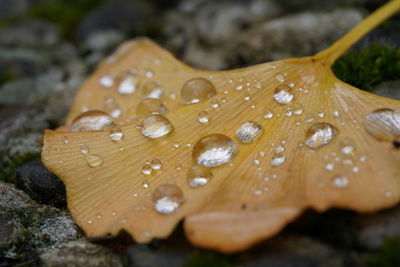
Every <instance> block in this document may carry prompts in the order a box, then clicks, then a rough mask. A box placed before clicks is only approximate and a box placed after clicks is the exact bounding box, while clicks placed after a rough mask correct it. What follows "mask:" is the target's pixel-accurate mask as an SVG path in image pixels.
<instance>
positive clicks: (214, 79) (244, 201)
mask: <svg viewBox="0 0 400 267" xmlns="http://www.w3.org/2000/svg"><path fill="white" fill-rule="evenodd" d="M399 8H400V1H399V0H396V1H391V2H389V3H388V4H386V5H385V6H383V7H382V8H381V9H379V10H378V11H376V12H375V13H374V14H373V15H371V16H370V17H368V18H367V19H366V20H365V21H364V22H362V23H361V24H360V25H358V26H357V27H356V28H354V29H353V30H352V31H351V32H350V33H348V34H347V35H345V36H344V37H343V38H342V39H340V40H339V41H338V42H337V43H335V44H334V45H332V46H331V47H330V48H328V49H326V50H324V51H322V52H321V53H319V54H317V55H315V56H313V57H306V58H299V59H287V60H281V61H275V62H269V63H265V64H260V65H256V66H251V67H248V68H243V69H236V70H230V71H202V70H196V69H193V68H190V67H188V66H186V65H184V64H182V63H181V62H179V61H177V60H176V59H175V58H173V57H172V56H171V55H170V54H169V53H168V52H166V51H165V50H163V49H162V48H160V47H158V46H157V45H155V44H154V43H153V42H151V41H149V40H147V39H139V40H135V41H130V42H127V43H125V44H123V45H122V46H121V47H120V48H119V49H118V51H117V52H116V53H115V54H114V55H112V56H111V57H109V58H108V59H106V60H105V61H104V62H103V63H102V64H101V65H100V66H99V68H98V69H97V71H96V72H95V73H94V74H93V75H92V76H91V77H90V78H89V79H88V80H87V81H86V82H85V84H84V85H83V86H82V88H81V89H80V91H79V92H78V95H77V97H76V100H75V103H74V105H73V107H72V108H71V112H70V114H69V116H68V119H67V127H70V125H71V124H73V126H74V127H72V128H71V129H74V130H76V129H81V130H82V129H83V130H86V131H79V132H76V131H69V130H67V129H68V128H67V127H64V128H63V129H60V130H59V131H50V130H47V131H46V132H45V137H44V147H43V152H42V160H43V162H44V164H45V165H46V166H47V167H48V168H49V169H50V170H51V171H52V172H54V173H55V174H56V175H58V176H59V177H60V178H61V179H62V180H63V182H64V183H65V185H66V188H67V195H68V207H69V209H70V211H71V214H72V216H73V218H74V220H75V221H76V222H77V223H78V224H79V226H80V227H81V228H82V229H83V230H84V231H85V233H86V234H87V235H88V236H99V235H105V234H108V233H111V234H117V233H118V232H119V231H121V230H123V229H124V230H126V231H127V232H129V233H130V234H132V236H133V237H134V239H135V240H136V241H138V242H148V241H150V240H151V239H152V238H165V237H167V236H168V235H169V234H170V233H171V232H172V231H173V229H174V227H175V226H176V225H177V224H178V223H179V221H180V220H181V219H184V228H185V231H186V234H187V236H188V238H189V240H190V241H191V242H192V243H193V244H195V245H198V246H202V247H206V248H212V249H216V250H219V251H223V252H235V251H238V250H242V249H246V248H248V247H249V246H251V245H253V244H255V243H257V242H259V241H260V240H263V239H265V238H268V237H270V236H272V235H274V234H276V233H278V232H279V231H280V230H281V229H282V228H283V227H284V226H285V225H286V224H287V223H288V222H290V221H292V220H294V219H295V218H296V217H297V216H298V215H299V214H301V212H302V211H303V210H305V209H307V208H313V209H316V210H318V211H324V210H326V209H328V208H330V207H340V208H346V209H353V210H355V211H359V212H370V211H375V210H378V209H382V208H385V207H389V206H392V205H394V204H396V203H398V201H399V198H400V173H399V171H400V165H399V160H400V151H399V150H398V149H396V148H395V146H393V143H392V142H398V141H399V140H400V113H399V110H400V102H399V101H396V100H392V99H388V98H384V97H380V96H376V95H373V94H370V93H367V92H364V91H361V90H359V89H357V88H354V87H352V86H350V85H348V84H346V83H343V82H341V81H340V80H338V79H337V78H336V77H335V76H334V75H333V73H332V71H331V65H332V63H333V62H334V61H335V59H336V58H337V57H339V56H340V55H341V54H342V53H343V52H344V51H345V50H347V49H348V48H349V47H350V46H351V45H352V44H353V43H355V42H356V41H357V40H359V39H360V38H361V37H362V36H364V35H365V34H366V33H367V32H369V31H370V30H371V29H372V28H374V27H375V26H377V25H378V24H379V23H381V22H382V21H383V20H385V19H386V18H387V17H389V16H390V15H392V14H394V13H395V12H396V11H398V10H399ZM194 78H203V79H195V80H194V82H193V80H192V79H194ZM190 80H192V84H191V83H187V82H188V81H190ZM210 83H211V85H210ZM121 84H122V85H123V86H122V87H121ZM185 84H186V85H187V86H189V87H190V86H191V87H190V88H189V89H187V90H189V91H188V92H189V99H190V90H194V91H192V94H193V97H192V99H191V100H187V99H188V98H187V97H188V96H187V95H186V96H185V97H184V99H185V101H182V100H181V96H180V95H181V89H182V87H183V86H184V85H185ZM160 88H162V89H160ZM155 89H159V90H158V91H157V90H155ZM214 89H215V90H216V92H214V91H213V90H214ZM185 90H186V89H185ZM186 93H187V92H186ZM215 93H216V94H215ZM148 96H152V97H159V98H160V99H159V100H155V99H153V100H146V101H147V102H146V101H145V102H142V101H143V99H144V98H146V97H148ZM157 101H158V102H157ZM188 101H189V102H190V101H192V103H193V104H184V102H186V103H187V102H188ZM197 102H199V103H197ZM140 106H141V107H140ZM139 107H140V108H139ZM163 108H165V109H163ZM138 109H139V110H138ZM381 109H383V110H381ZM86 110H103V111H106V112H108V113H110V114H112V115H114V118H113V120H114V124H117V125H118V127H117V126H112V125H111V121H110V118H109V117H107V114H105V117H104V113H99V112H94V113H93V112H92V113H91V114H92V115H91V116H92V117H90V116H86V117H85V115H84V116H83V117H84V119H85V120H82V117H81V118H80V119H79V121H77V120H75V121H74V118H75V117H76V116H78V115H79V114H80V113H82V112H83V111H86ZM167 110H169V111H168V112H167ZM138 111H140V112H138ZM157 111H158V112H159V113H164V114H163V115H161V114H153V115H146V114H147V113H148V112H157ZM375 111H376V112H375ZM165 112H167V113H165ZM137 113H139V114H137ZM93 114H97V115H96V116H94V115H93ZM99 114H100V115H99ZM101 114H103V115H101ZM78 122H79V124H77V123H78ZM88 126H90V127H89V128H91V127H92V126H93V127H92V128H91V129H93V130H94V131H87V130H88V128H87V127H88ZM94 126H96V127H100V128H102V129H103V130H98V128H96V127H94ZM85 127H86V128H85ZM196 163H198V164H203V165H205V166H206V167H210V168H206V167H199V166H197V165H196ZM194 178H198V179H197V180H193V179H194Z"/></svg>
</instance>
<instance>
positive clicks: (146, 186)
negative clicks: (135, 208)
mask: <svg viewBox="0 0 400 267" xmlns="http://www.w3.org/2000/svg"><path fill="white" fill-rule="evenodd" d="M142 187H143V188H149V187H150V184H149V182H147V181H143V183H142Z"/></svg>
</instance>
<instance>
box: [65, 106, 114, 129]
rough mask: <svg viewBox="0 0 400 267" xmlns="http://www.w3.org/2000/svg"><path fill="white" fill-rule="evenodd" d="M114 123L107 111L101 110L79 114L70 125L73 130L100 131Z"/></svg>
mask: <svg viewBox="0 0 400 267" xmlns="http://www.w3.org/2000/svg"><path fill="white" fill-rule="evenodd" d="M112 124H113V120H112V118H111V117H110V115H108V114H107V113H105V112H103V111H100V110H90V111H86V112H84V113H82V114H80V115H79V116H77V117H76V118H75V119H74V120H73V121H72V123H71V125H70V126H69V129H70V130H71V131H72V132H90V131H99V130H102V129H104V128H106V127H108V126H110V125H112Z"/></svg>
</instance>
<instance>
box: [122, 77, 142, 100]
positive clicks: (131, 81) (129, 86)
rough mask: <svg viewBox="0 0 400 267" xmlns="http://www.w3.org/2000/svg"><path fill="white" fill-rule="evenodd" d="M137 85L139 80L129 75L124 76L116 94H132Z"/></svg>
mask: <svg viewBox="0 0 400 267" xmlns="http://www.w3.org/2000/svg"><path fill="white" fill-rule="evenodd" d="M138 85H139V79H138V78H137V77H136V76H133V75H131V74H126V75H124V76H122V77H121V83H120V84H119V86H118V93H120V94H121V95H127V94H132V93H134V92H135V91H136V89H137V87H138Z"/></svg>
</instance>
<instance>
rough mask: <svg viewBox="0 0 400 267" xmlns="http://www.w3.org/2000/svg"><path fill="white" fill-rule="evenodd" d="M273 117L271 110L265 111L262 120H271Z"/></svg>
mask: <svg viewBox="0 0 400 267" xmlns="http://www.w3.org/2000/svg"><path fill="white" fill-rule="evenodd" d="M273 116H274V113H272V110H266V111H265V114H264V119H271V118H272V117H273Z"/></svg>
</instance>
